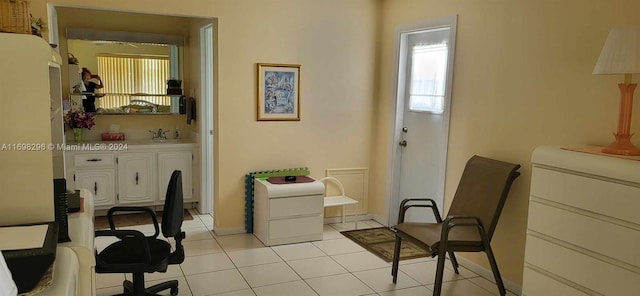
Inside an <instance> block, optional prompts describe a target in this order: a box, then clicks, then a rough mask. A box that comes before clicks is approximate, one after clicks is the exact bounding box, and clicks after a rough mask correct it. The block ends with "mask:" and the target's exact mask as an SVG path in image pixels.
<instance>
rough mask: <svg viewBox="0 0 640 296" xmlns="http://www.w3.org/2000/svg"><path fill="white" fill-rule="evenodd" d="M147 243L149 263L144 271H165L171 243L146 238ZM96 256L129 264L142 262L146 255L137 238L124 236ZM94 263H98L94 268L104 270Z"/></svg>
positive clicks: (107, 261) (110, 261)
mask: <svg viewBox="0 0 640 296" xmlns="http://www.w3.org/2000/svg"><path fill="white" fill-rule="evenodd" d="M147 243H148V244H149V251H150V252H151V263H150V264H149V265H148V266H147V267H145V270H144V271H146V272H154V271H160V272H164V271H166V270H167V265H168V257H169V254H170V253H171V245H170V244H169V243H168V242H167V241H164V240H160V239H154V238H147ZM97 257H98V259H99V260H98V261H100V260H101V261H103V262H105V263H108V264H131V263H144V261H145V258H146V255H145V250H144V247H143V246H142V245H141V244H140V241H139V240H138V239H135V238H125V239H124V240H121V241H117V242H115V243H112V244H111V245H109V246H107V247H106V248H105V249H104V250H102V252H100V253H99V254H98V255H97ZM96 264H97V265H98V266H96V270H100V271H102V272H104V271H106V270H104V269H103V268H100V266H99V265H100V264H99V262H96ZM129 272H130V271H129Z"/></svg>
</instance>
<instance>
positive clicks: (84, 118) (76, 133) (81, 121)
mask: <svg viewBox="0 0 640 296" xmlns="http://www.w3.org/2000/svg"><path fill="white" fill-rule="evenodd" d="M64 122H66V123H67V124H68V125H69V127H71V128H72V129H73V140H74V141H75V142H82V130H83V129H85V128H86V129H91V128H92V127H93V126H94V125H95V122H94V120H93V114H91V113H87V112H84V111H79V110H71V111H69V112H67V114H65V116H64Z"/></svg>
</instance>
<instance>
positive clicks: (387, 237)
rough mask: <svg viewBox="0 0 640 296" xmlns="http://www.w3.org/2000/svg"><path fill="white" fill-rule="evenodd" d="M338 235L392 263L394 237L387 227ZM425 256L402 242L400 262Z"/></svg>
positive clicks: (426, 254)
mask: <svg viewBox="0 0 640 296" xmlns="http://www.w3.org/2000/svg"><path fill="white" fill-rule="evenodd" d="M340 233H342V234H343V235H344V236H346V237H347V238H348V239H350V240H352V241H354V242H355V243H357V244H358V245H360V246H362V247H363V248H365V249H367V251H369V252H371V253H373V254H375V255H376V256H378V257H380V258H381V259H383V260H385V261H387V262H391V261H393V249H394V247H395V241H396V236H395V234H394V233H393V231H391V230H390V229H389V228H388V227H379V228H369V229H358V230H349V231H342V232H340ZM427 256H429V254H428V253H427V252H426V251H425V250H423V249H421V248H419V247H418V246H416V245H415V244H413V243H411V242H408V241H406V240H405V241H403V242H402V249H401V250H400V260H407V259H413V258H420V257H427Z"/></svg>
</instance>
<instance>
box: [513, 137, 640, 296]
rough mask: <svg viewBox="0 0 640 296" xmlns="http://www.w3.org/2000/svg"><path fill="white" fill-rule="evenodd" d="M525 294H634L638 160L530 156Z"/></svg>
mask: <svg viewBox="0 0 640 296" xmlns="http://www.w3.org/2000/svg"><path fill="white" fill-rule="evenodd" d="M532 162H533V171H532V177H531V194H530V200H529V223H528V226H527V246H526V251H525V263H524V279H523V287H522V295H527V296H537V295H540V296H548V295H563V296H564V295H638V291H640V256H638V246H640V211H638V209H640V161H636V160H627V159H620V158H615V157H610V156H602V155H593V154H587V153H580V152H572V151H567V150H562V149H559V148H551V147H539V148H537V149H536V150H535V151H534V152H533V157H532Z"/></svg>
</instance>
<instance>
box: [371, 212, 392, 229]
mask: <svg viewBox="0 0 640 296" xmlns="http://www.w3.org/2000/svg"><path fill="white" fill-rule="evenodd" d="M369 217H371V219H372V220H373V221H376V222H378V223H380V224H382V225H384V226H389V225H387V219H386V218H382V217H380V216H378V215H374V214H369Z"/></svg>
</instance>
